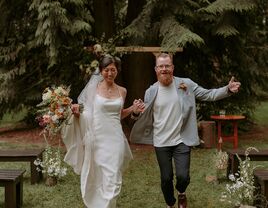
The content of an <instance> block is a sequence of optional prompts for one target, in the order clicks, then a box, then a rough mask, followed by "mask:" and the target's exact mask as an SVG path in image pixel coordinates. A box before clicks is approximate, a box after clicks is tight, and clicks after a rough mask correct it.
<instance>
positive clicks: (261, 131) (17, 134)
mask: <svg viewBox="0 0 268 208" xmlns="http://www.w3.org/2000/svg"><path fill="white" fill-rule="evenodd" d="M124 130H125V134H126V136H127V137H128V135H129V130H128V129H124ZM41 131H42V130H41V129H40V128H27V126H25V125H18V126H15V127H12V128H11V127H5V128H0V141H3V142H10V143H16V144H25V143H29V144H38V145H45V144H46V142H45V139H44V137H43V135H42V134H41ZM267 135H268V125H267V126H254V127H253V128H252V129H251V130H250V131H247V132H240V134H239V138H240V139H241V140H251V139H252V140H257V139H263V138H265V137H267ZM48 141H49V144H51V145H58V141H60V138H57V139H53V140H51V139H49V140H48ZM60 143H61V145H63V143H62V142H60ZM130 146H131V148H132V149H136V150H139V149H142V150H144V149H145V150H152V149H153V147H152V146H151V145H138V144H131V145H130Z"/></svg>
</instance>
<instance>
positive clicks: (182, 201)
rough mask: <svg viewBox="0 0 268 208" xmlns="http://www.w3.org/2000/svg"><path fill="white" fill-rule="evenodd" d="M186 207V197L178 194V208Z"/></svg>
mask: <svg viewBox="0 0 268 208" xmlns="http://www.w3.org/2000/svg"><path fill="white" fill-rule="evenodd" d="M186 207H187V198H186V195H185V194H178V208H186Z"/></svg>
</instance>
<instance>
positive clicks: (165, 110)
mask: <svg viewBox="0 0 268 208" xmlns="http://www.w3.org/2000/svg"><path fill="white" fill-rule="evenodd" d="M181 112H182V110H181V105H180V103H179V98H178V94H177V91H176V87H175V83H174V82H172V83H171V84H170V85H169V86H163V85H161V83H159V88H158V92H157V96H156V99H155V102H154V106H153V115H154V123H153V127H154V128H153V135H154V137H153V143H154V146H155V147H164V146H175V145H177V144H179V143H181V142H182V141H181V136H180V130H181V126H182V116H181Z"/></svg>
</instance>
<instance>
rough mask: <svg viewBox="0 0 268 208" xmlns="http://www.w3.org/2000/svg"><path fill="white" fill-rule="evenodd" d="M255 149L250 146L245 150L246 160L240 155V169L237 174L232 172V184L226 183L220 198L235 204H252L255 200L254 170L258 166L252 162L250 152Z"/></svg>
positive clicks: (230, 177)
mask: <svg viewBox="0 0 268 208" xmlns="http://www.w3.org/2000/svg"><path fill="white" fill-rule="evenodd" d="M252 150H255V151H258V150H257V149H256V148H254V147H248V148H247V149H246V151H245V160H242V159H241V158H240V157H239V156H238V155H236V156H237V158H238V160H239V171H238V173H235V175H233V174H230V175H229V179H230V180H231V184H229V183H228V184H226V187H225V191H224V192H223V193H222V195H221V197H220V200H221V201H223V202H227V203H228V204H231V205H233V206H240V205H252V204H253V201H254V197H256V196H254V190H255V188H256V187H255V186H254V175H253V170H254V169H255V168H256V166H253V165H252V163H250V157H248V155H249V152H250V151H252Z"/></svg>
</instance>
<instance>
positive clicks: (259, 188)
mask: <svg viewBox="0 0 268 208" xmlns="http://www.w3.org/2000/svg"><path fill="white" fill-rule="evenodd" d="M254 185H255V187H256V190H255V193H254V196H257V198H256V199H255V201H254V204H255V205H261V204H262V201H263V197H265V200H266V201H268V170H264V169H256V170H254ZM265 207H266V206H265Z"/></svg>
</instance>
